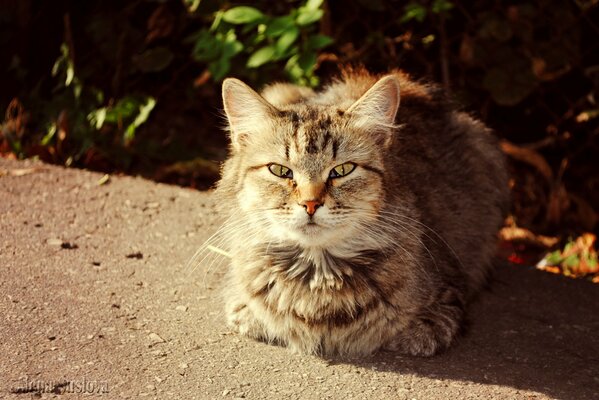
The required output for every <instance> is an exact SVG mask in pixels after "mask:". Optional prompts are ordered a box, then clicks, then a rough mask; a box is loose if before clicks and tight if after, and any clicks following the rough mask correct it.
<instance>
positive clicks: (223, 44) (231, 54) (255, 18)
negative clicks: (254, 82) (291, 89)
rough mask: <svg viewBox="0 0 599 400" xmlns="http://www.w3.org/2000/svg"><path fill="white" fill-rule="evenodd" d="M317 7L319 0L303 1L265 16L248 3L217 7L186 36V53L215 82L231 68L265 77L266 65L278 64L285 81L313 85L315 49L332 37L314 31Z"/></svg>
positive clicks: (314, 77) (319, 8)
mask: <svg viewBox="0 0 599 400" xmlns="http://www.w3.org/2000/svg"><path fill="white" fill-rule="evenodd" d="M321 6H322V0H308V1H306V3H305V4H303V5H301V6H299V7H297V8H295V7H293V8H291V9H290V10H289V12H288V13H287V14H285V15H279V16H269V15H266V14H264V13H263V12H262V11H260V10H258V9H257V8H254V7H249V6H238V7H233V8H229V9H227V10H218V11H217V12H216V13H215V15H214V19H213V22H212V24H211V26H210V28H203V29H201V30H199V31H198V32H196V33H194V34H193V35H192V36H191V37H190V40H191V41H192V42H193V51H192V56H193V58H194V59H195V60H197V61H200V62H205V63H207V64H208V70H209V71H210V74H211V75H212V77H213V79H214V80H215V81H220V80H222V79H223V78H224V77H225V76H226V75H228V74H230V73H231V72H233V73H235V74H236V75H243V74H244V72H245V71H248V72H250V76H256V73H257V74H260V75H263V76H268V75H267V73H268V70H269V69H273V68H276V67H279V66H280V64H282V65H283V68H284V70H285V72H286V74H287V77H288V78H289V79H290V80H291V81H293V82H295V83H298V84H301V85H310V86H316V85H317V84H318V79H317V77H316V76H315V75H314V67H315V66H316V56H317V51H318V50H320V49H322V48H324V47H326V46H328V45H330V44H331V43H332V42H333V40H332V39H331V38H330V37H328V36H326V35H321V34H318V33H315V32H316V26H315V23H316V22H318V21H319V20H320V19H321V18H322V15H323V10H322V9H321ZM235 66H237V68H235ZM256 69H258V71H255V72H254V71H252V70H256Z"/></svg>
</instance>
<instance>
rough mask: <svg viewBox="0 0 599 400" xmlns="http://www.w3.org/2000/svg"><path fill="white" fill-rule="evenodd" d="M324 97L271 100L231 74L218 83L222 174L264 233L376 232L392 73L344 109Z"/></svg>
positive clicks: (311, 237) (298, 237) (313, 236)
mask: <svg viewBox="0 0 599 400" xmlns="http://www.w3.org/2000/svg"><path fill="white" fill-rule="evenodd" d="M291 89H292V88H291ZM324 99H326V97H322V96H319V95H318V94H316V95H313V96H310V97H306V98H303V99H295V101H294V102H292V103H289V104H277V107H275V106H274V105H273V104H271V103H269V102H268V101H266V100H265V99H264V98H263V97H262V96H260V95H259V94H258V93H256V92H255V91H253V90H252V89H251V88H250V87H248V86H247V85H246V84H244V83H243V82H241V81H239V80H237V79H227V80H225V82H224V84H223V101H224V107H225V113H226V115H227V119H228V121H229V129H230V136H231V144H232V154H231V157H232V159H234V160H232V161H234V162H232V163H229V165H234V167H231V168H233V169H234V170H232V171H228V173H227V171H225V176H224V177H223V180H225V179H229V180H234V181H235V182H229V183H230V185H229V187H235V188H236V189H235V190H236V198H237V201H238V205H239V207H240V208H241V212H243V213H244V214H245V215H247V216H248V217H249V218H250V219H249V221H250V223H253V224H256V226H261V227H263V228H264V229H263V231H264V233H265V234H266V235H268V236H269V237H268V240H269V241H278V240H280V241H291V242H295V243H297V244H299V245H301V246H304V247H319V246H321V247H330V246H334V245H336V244H343V243H348V242H355V240H359V239H360V236H362V235H368V233H369V232H370V233H371V235H370V236H376V235H374V234H373V233H374V232H373V230H374V229H376V228H375V227H373V226H371V223H372V221H373V220H374V219H376V217H377V214H378V211H379V209H380V208H381V207H382V206H383V202H384V194H385V189H384V180H385V174H386V173H388V171H386V170H385V163H384V155H385V152H386V150H387V149H388V148H389V146H390V144H391V142H392V140H393V133H394V131H395V116H396V113H397V111H398V107H399V81H398V79H397V78H396V77H395V76H393V75H389V76H386V77H383V78H382V79H380V80H379V81H378V82H376V83H375V84H374V85H373V86H372V87H371V88H370V89H369V90H368V91H366V92H365V93H364V94H363V95H362V96H361V97H360V98H359V99H356V100H355V101H354V102H353V104H352V103H350V104H352V105H351V106H350V107H345V108H344V109H341V108H339V104H326V101H325V100H324ZM350 239H351V240H350Z"/></svg>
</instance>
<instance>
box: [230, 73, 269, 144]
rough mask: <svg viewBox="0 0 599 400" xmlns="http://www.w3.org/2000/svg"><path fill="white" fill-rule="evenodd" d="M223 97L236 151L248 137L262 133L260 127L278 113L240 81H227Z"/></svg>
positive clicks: (232, 79) (233, 79)
mask: <svg viewBox="0 0 599 400" xmlns="http://www.w3.org/2000/svg"><path fill="white" fill-rule="evenodd" d="M222 95H223V105H224V108H225V114H226V115H227V119H228V121H229V128H230V131H231V142H232V144H233V146H234V147H235V148H236V149H239V148H240V147H241V146H242V145H243V143H244V142H245V140H246V139H247V137H248V135H251V134H252V133H253V132H256V131H260V126H263V125H264V123H265V121H269V120H270V119H272V118H273V117H274V116H275V115H276V113H277V109H276V108H275V107H274V106H272V105H271V104H269V103H268V102H267V101H266V100H264V98H262V96H260V95H259V94H258V93H256V92H255V91H254V90H253V89H252V88H250V87H249V86H248V85H246V84H245V83H243V82H242V81H240V80H239V79H235V78H227V79H225V81H224V82H223V88H222Z"/></svg>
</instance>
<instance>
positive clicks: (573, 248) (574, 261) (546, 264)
mask: <svg viewBox="0 0 599 400" xmlns="http://www.w3.org/2000/svg"><path fill="white" fill-rule="evenodd" d="M595 241H596V237H595V235H593V234H591V233H587V234H584V235H581V236H580V237H578V238H576V240H572V239H569V240H568V242H567V243H566V245H565V246H564V248H563V249H562V250H555V251H553V252H551V253H548V254H547V255H546V256H545V257H544V258H543V259H542V260H541V261H540V262H539V263H538V264H537V267H538V268H539V269H542V270H545V271H548V272H553V273H561V274H564V275H566V276H570V277H581V276H590V277H592V279H593V281H595V282H597V283H599V261H598V260H597V251H596V250H595V247H594V245H595Z"/></svg>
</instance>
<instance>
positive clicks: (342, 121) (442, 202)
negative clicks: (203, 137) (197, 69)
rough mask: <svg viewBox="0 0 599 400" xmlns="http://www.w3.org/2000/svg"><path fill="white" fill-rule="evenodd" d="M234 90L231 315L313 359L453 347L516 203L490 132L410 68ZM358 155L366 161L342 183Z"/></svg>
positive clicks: (227, 98) (227, 209)
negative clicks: (510, 199)
mask: <svg viewBox="0 0 599 400" xmlns="http://www.w3.org/2000/svg"><path fill="white" fill-rule="evenodd" d="M223 100H224V105H225V111H226V114H227V118H228V121H229V123H230V126H229V128H230V135H231V142H232V144H231V155H230V157H229V159H228V160H227V161H226V162H225V164H224V167H223V174H222V179H221V181H220V182H219V184H218V188H217V194H218V195H219V196H220V199H221V202H220V203H221V204H222V209H223V211H222V212H223V213H224V214H225V215H228V216H229V217H230V218H229V219H228V222H227V226H226V227H225V228H224V229H225V231H226V237H227V241H226V244H225V247H227V250H228V251H230V253H231V254H232V262H231V268H230V271H229V274H228V279H229V281H228V284H227V288H226V292H225V299H226V303H227V306H226V310H227V316H228V322H229V324H230V325H231V326H232V327H233V328H235V329H236V330H237V331H239V332H240V333H241V334H244V335H247V336H250V337H253V338H256V339H259V340H264V341H267V342H272V343H278V344H282V345H286V346H288V347H290V348H291V349H294V350H296V351H299V352H302V353H311V354H322V355H330V354H351V355H356V354H370V353H372V352H374V351H377V350H380V349H390V350H395V351H399V352H402V353H407V354H414V355H424V356H429V355H432V354H434V353H435V352H437V351H439V350H441V349H444V348H447V347H448V346H449V345H450V344H451V343H452V341H453V340H454V338H455V337H456V334H457V333H458V331H459V329H460V326H461V324H462V319H463V316H464V310H465V305H466V303H467V300H468V299H469V298H470V297H471V296H472V295H473V294H474V293H476V291H477V290H479V288H480V286H481V284H482V283H483V282H484V280H485V278H486V276H487V273H488V271H489V268H490V259H491V257H492V254H493V249H494V242H495V233H496V231H497V229H498V227H499V226H500V224H501V221H502V217H503V214H504V212H505V210H506V205H507V189H506V188H507V185H506V180H507V178H506V172H505V168H504V165H503V158H502V156H501V153H500V151H499V150H498V147H497V145H496V142H495V139H494V138H493V136H492V135H491V133H490V132H489V131H488V129H487V128H486V127H485V126H484V125H483V124H482V123H480V122H479V121H476V120H474V119H472V118H471V117H470V116H468V115H467V114H464V113H462V112H458V111H455V110H453V109H452V107H451V106H450V105H449V104H448V102H447V101H446V100H445V99H444V96H443V94H442V93H441V92H440V91H439V89H438V88H437V87H436V86H431V85H424V84H420V83H417V82H415V81H413V80H412V79H410V78H409V77H408V76H407V75H406V74H404V73H403V72H401V71H394V72H392V73H391V74H389V75H387V76H384V77H379V76H375V75H371V74H369V73H368V72H366V71H363V70H358V71H352V70H348V71H346V72H345V73H344V75H343V76H342V77H341V78H340V79H339V80H338V81H336V82H334V83H332V84H331V85H330V86H328V87H326V88H324V89H323V90H322V91H320V92H313V91H311V90H309V89H304V88H298V87H296V86H293V85H287V84H275V85H273V86H270V87H267V88H266V89H265V90H264V91H263V92H262V96H261V95H258V94H257V93H255V92H254V91H253V90H252V89H250V88H249V87H247V86H246V85H245V84H243V83H242V82H240V81H237V80H231V79H229V80H227V81H225V83H224V85H223ZM400 103H401V105H400ZM347 162H352V163H355V164H356V165H357V167H356V169H355V170H354V171H353V172H351V173H350V174H349V175H347V176H345V177H341V178H335V179H329V173H330V171H331V169H332V168H334V167H335V166H337V165H340V164H342V163H347ZM271 163H276V164H280V165H283V166H285V167H287V168H290V169H291V170H292V171H293V178H292V179H286V178H280V177H277V176H275V175H274V174H273V173H271V172H270V171H269V168H268V167H269V165H270V164H271ZM308 200H310V201H315V202H317V204H318V205H319V207H318V208H317V209H316V211H315V212H314V214H313V215H309V214H308V213H307V212H306V210H307V208H305V207H303V206H302V204H304V202H305V201H308Z"/></svg>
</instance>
